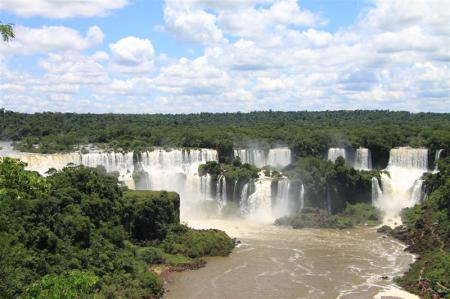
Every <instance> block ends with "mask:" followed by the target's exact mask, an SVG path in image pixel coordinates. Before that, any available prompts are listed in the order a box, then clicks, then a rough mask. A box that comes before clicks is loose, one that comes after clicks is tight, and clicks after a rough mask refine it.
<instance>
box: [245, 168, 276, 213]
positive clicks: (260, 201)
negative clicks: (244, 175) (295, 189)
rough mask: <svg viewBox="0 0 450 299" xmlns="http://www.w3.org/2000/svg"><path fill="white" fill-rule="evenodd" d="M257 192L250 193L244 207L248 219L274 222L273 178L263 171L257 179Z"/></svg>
mask: <svg viewBox="0 0 450 299" xmlns="http://www.w3.org/2000/svg"><path fill="white" fill-rule="evenodd" d="M254 184H255V192H253V193H252V194H250V196H249V197H248V200H247V207H245V208H244V211H245V214H244V216H246V218H247V219H249V220H251V221H256V222H272V221H273V220H274V218H273V214H272V189H271V185H272V179H271V178H270V177H266V176H265V175H264V173H263V172H261V173H260V177H259V179H257V180H256V181H255V183H254Z"/></svg>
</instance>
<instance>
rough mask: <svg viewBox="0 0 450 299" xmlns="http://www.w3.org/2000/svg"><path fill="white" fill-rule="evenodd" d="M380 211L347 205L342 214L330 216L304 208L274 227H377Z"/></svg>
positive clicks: (279, 221) (361, 204) (279, 220)
mask: <svg viewBox="0 0 450 299" xmlns="http://www.w3.org/2000/svg"><path fill="white" fill-rule="evenodd" d="M380 220H381V215H380V211H378V210H377V209H376V208H374V207H373V206H372V205H369V204H363V203H358V204H355V205H351V204H347V205H346V207H345V209H344V211H343V212H342V213H339V214H336V215H330V214H329V213H328V212H326V211H325V210H321V209H313V208H305V209H303V210H302V211H301V212H299V213H298V214H297V215H294V216H287V217H282V218H279V219H277V220H276V221H275V224H276V225H290V226H292V227H293V228H339V229H344V228H352V227H354V226H358V225H377V224H379V223H380Z"/></svg>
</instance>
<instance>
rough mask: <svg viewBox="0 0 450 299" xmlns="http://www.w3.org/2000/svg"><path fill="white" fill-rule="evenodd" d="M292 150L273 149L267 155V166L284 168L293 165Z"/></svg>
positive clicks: (283, 148)
mask: <svg viewBox="0 0 450 299" xmlns="http://www.w3.org/2000/svg"><path fill="white" fill-rule="evenodd" d="M291 159H292V158H291V150H290V149H289V148H288V147H279V148H271V149H270V150H269V154H268V155H267V165H270V166H273V167H275V168H283V167H285V166H287V165H289V164H291Z"/></svg>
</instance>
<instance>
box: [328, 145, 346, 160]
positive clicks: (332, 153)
mask: <svg viewBox="0 0 450 299" xmlns="http://www.w3.org/2000/svg"><path fill="white" fill-rule="evenodd" d="M338 157H342V158H344V159H345V160H346V161H347V153H346V151H345V148H340V147H331V148H329V149H328V155H327V159H328V160H330V161H331V162H334V161H336V159H337V158H338Z"/></svg>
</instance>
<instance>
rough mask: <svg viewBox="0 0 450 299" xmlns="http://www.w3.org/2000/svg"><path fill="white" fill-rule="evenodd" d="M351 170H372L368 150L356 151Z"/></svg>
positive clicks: (370, 156) (361, 148) (360, 149)
mask: <svg viewBox="0 0 450 299" xmlns="http://www.w3.org/2000/svg"><path fill="white" fill-rule="evenodd" d="M353 168H355V169H363V170H370V169H372V155H371V153H370V150H369V149H368V148H363V147H360V148H358V149H356V152H355V158H354V161H353Z"/></svg>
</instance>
